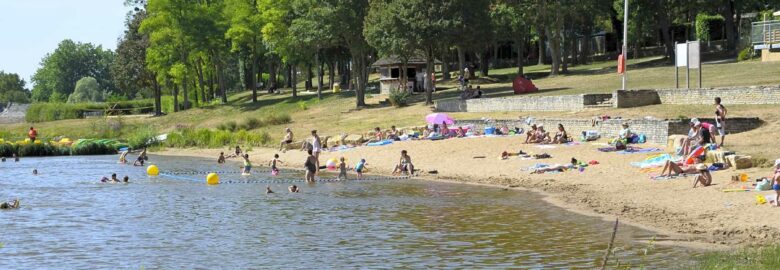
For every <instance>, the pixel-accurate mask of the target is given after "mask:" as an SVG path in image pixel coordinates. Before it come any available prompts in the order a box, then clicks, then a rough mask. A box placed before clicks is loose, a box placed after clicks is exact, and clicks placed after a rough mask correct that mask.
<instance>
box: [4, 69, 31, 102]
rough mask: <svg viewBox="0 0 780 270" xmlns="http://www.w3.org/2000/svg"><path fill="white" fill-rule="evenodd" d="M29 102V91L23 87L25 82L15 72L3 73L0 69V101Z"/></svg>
mask: <svg viewBox="0 0 780 270" xmlns="http://www.w3.org/2000/svg"><path fill="white" fill-rule="evenodd" d="M6 102H16V103H28V102H30V91H29V90H27V88H25V82H24V80H23V79H22V78H20V77H19V74H16V73H5V72H4V71H2V70H0V103H6Z"/></svg>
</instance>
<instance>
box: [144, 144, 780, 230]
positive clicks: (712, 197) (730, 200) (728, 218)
mask: <svg viewBox="0 0 780 270" xmlns="http://www.w3.org/2000/svg"><path fill="white" fill-rule="evenodd" d="M522 141H523V137H519V136H515V137H489V138H465V139H450V140H442V141H406V142H396V143H393V144H390V145H386V146H375V147H357V148H353V149H348V150H345V151H339V152H324V153H322V156H321V158H320V160H321V162H322V163H323V164H324V163H325V160H327V159H328V158H333V157H342V156H343V157H345V158H347V159H348V161H347V163H348V164H350V166H354V164H355V163H356V162H357V161H358V160H359V159H360V158H365V159H366V160H367V162H368V168H369V170H368V172H367V173H369V174H390V173H391V171H392V169H393V167H394V164H396V163H397V162H398V158H399V155H400V152H401V150H407V151H409V154H410V155H411V157H412V160H413V162H414V164H415V166H416V168H417V169H419V170H421V171H422V173H421V178H424V179H430V180H440V181H452V182H461V183H476V184H487V185H493V186H500V187H505V188H524V189H529V190H533V191H539V192H543V193H545V194H547V195H549V197H548V201H550V202H551V203H554V204H555V205H558V206H561V207H563V208H565V209H569V210H572V211H575V212H579V213H585V214H596V215H600V216H604V217H605V218H608V219H614V217H620V219H621V220H622V221H625V222H629V223H632V224H635V225H640V226H641V227H645V228H651V229H653V230H656V231H659V232H661V233H664V234H669V235H672V237H673V238H674V239H677V240H678V241H680V242H688V243H689V244H697V243H707V244H715V245H762V244H767V243H774V242H776V241H777V240H780V208H776V207H770V206H768V205H766V204H765V205H756V204H755V196H756V195H758V194H761V195H768V194H774V192H773V191H764V192H755V191H750V192H722V191H721V190H722V189H726V188H734V187H739V185H737V186H734V185H733V184H731V183H730V177H731V175H733V174H735V173H748V174H749V175H750V177H751V178H756V177H759V176H767V175H769V174H770V171H769V170H768V169H750V170H741V171H738V172H737V171H734V170H726V171H718V172H714V173H713V178H714V179H713V185H712V186H710V187H698V188H692V184H693V178H692V177H689V178H676V179H671V180H652V179H650V177H649V176H648V175H647V174H645V173H643V172H641V171H640V170H639V169H638V168H635V167H632V166H631V165H630V162H634V161H642V160H644V159H645V158H647V157H648V155H652V154H657V153H652V154H627V155H624V154H617V153H604V152H599V151H598V150H597V148H599V147H604V146H603V145H596V144H591V143H584V144H581V145H575V146H556V147H555V148H549V149H542V148H539V147H538V146H536V145H526V144H522ZM641 146H642V147H661V148H662V147H664V146H658V145H649V144H644V145H641ZM518 150H523V151H524V152H527V153H533V154H540V153H548V154H550V155H551V156H552V158H550V159H544V160H523V159H521V158H518V157H512V158H510V159H508V160H501V159H499V156H500V154H501V152H503V151H510V152H517V151H518ZM220 151H225V152H226V153H229V152H230V151H229V150H228V149H227V148H226V149H222V150H220V149H168V150H166V151H163V152H159V153H156V154H161V155H176V156H196V157H207V158H213V159H214V160H215V162H216V158H217V156H218V155H219V152H220ZM249 153H250V158H251V159H252V160H253V163H254V164H255V165H266V164H267V163H268V161H269V160H270V159H272V158H273V154H274V153H279V154H280V159H281V160H282V161H284V162H286V164H285V165H286V167H291V168H299V169H301V168H303V163H304V161H305V159H306V153H304V152H302V151H298V150H292V151H288V152H286V153H281V152H278V151H276V150H275V149H270V148H255V149H253V150H252V151H251V152H249ZM480 156H484V157H485V158H474V157H480ZM572 157H574V158H577V159H578V160H582V161H590V160H596V161H598V162H599V163H600V164H599V165H595V166H590V167H588V168H586V169H585V170H584V171H583V172H579V171H567V172H563V173H552V174H533V175H532V174H529V172H528V171H524V170H523V169H527V168H528V167H530V166H533V165H534V164H536V163H539V162H542V163H547V164H554V163H561V164H564V163H567V162H568V161H569V160H570V159H571V158H572ZM429 171H437V173H436V174H431V173H428V172H429ZM351 176H354V174H351ZM748 185H749V184H748Z"/></svg>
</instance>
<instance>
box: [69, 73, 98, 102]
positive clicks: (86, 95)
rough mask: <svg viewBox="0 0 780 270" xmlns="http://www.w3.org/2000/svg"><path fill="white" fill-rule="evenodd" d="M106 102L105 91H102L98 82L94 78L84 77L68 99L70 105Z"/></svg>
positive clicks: (77, 83)
mask: <svg viewBox="0 0 780 270" xmlns="http://www.w3.org/2000/svg"><path fill="white" fill-rule="evenodd" d="M103 100H105V96H104V93H103V91H101V90H100V85H98V82H97V80H95V78H92V77H84V78H81V79H79V81H77V82H76V89H75V90H73V93H72V94H70V96H69V97H68V103H81V102H102V101H103Z"/></svg>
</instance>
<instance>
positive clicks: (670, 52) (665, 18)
mask: <svg viewBox="0 0 780 270" xmlns="http://www.w3.org/2000/svg"><path fill="white" fill-rule="evenodd" d="M664 2H665V1H663V0H655V4H656V6H658V7H659V8H658V26H660V27H661V37H662V38H663V40H664V46H665V47H666V54H665V57H666V58H668V59H674V42H673V41H672V38H671V36H670V35H669V26H670V25H671V22H670V21H669V14H668V13H667V10H666V6H665V5H664Z"/></svg>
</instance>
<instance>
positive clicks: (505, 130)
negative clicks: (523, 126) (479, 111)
mask: <svg viewBox="0 0 780 270" xmlns="http://www.w3.org/2000/svg"><path fill="white" fill-rule="evenodd" d="M498 135H504V136H507V135H509V127H508V126H507V125H501V128H499V129H498Z"/></svg>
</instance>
